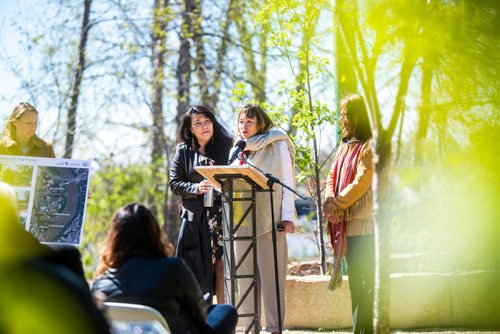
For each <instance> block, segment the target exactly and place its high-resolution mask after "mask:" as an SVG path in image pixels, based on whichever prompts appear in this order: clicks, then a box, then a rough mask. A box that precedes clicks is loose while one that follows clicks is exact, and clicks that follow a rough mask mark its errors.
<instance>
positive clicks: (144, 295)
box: [92, 256, 207, 334]
mask: <svg viewBox="0 0 500 334" xmlns="http://www.w3.org/2000/svg"><path fill="white" fill-rule="evenodd" d="M95 291H101V292H103V293H104V294H105V295H106V296H107V299H106V301H110V302H121V303H134V304H141V305H147V306H150V307H153V308H155V309H156V310H158V311H159V312H160V313H161V314H162V315H163V316H164V317H165V319H166V320H167V322H168V325H169V326H170V329H171V330H172V333H174V334H176V333H179V334H181V333H187V334H189V333H199V332H200V331H202V328H204V327H205V326H206V317H207V305H206V303H205V301H204V300H203V296H202V292H201V289H200V287H199V285H198V283H197V282H196V279H195V277H194V276H193V273H192V272H191V271H190V270H189V268H188V267H187V266H186V264H185V263H184V261H183V260H182V259H179V258H148V257H142V256H136V257H133V258H131V259H129V260H127V261H126V262H125V263H124V264H123V265H122V266H121V267H120V268H118V269H108V270H107V271H105V272H104V273H103V274H102V275H101V276H100V277H98V278H97V279H96V280H95V281H94V283H93V286H92V292H95Z"/></svg>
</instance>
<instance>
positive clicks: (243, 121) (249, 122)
mask: <svg viewBox="0 0 500 334" xmlns="http://www.w3.org/2000/svg"><path fill="white" fill-rule="evenodd" d="M238 130H239V132H240V135H241V137H243V139H248V138H250V137H252V136H255V135H256V134H257V132H258V129H257V119H256V118H255V117H247V116H246V115H245V113H241V114H240V117H239V119H238Z"/></svg>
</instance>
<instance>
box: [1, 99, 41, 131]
mask: <svg viewBox="0 0 500 334" xmlns="http://www.w3.org/2000/svg"><path fill="white" fill-rule="evenodd" d="M27 111H33V112H34V113H36V114H37V115H38V111H37V110H36V108H35V107H33V106H32V105H31V104H29V103H28V102H19V103H18V104H17V105H16V106H15V107H14V110H12V112H11V113H10V116H9V118H8V119H7V122H6V123H5V129H4V135H5V136H6V137H10V138H15V137H16V127H15V126H14V121H15V120H16V119H20V118H21V117H23V115H24V113H25V112H27Z"/></svg>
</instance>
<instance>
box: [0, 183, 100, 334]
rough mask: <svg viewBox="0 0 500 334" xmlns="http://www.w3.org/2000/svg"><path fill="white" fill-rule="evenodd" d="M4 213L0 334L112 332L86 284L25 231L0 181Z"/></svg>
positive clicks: (1, 221) (10, 192)
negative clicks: (51, 257)
mask: <svg viewBox="0 0 500 334" xmlns="http://www.w3.org/2000/svg"><path fill="white" fill-rule="evenodd" d="M0 213H1V214H0V333H11V334H17V333H40V334H41V333H56V334H59V333H61V334H63V333H81V334H87V333H109V326H108V323H107V322H106V319H105V318H104V316H103V314H102V313H101V312H100V310H99V309H97V307H96V306H95V304H94V303H93V301H92V296H91V294H90V292H89V289H88V286H87V285H86V283H85V282H84V280H82V279H81V278H80V277H78V276H77V275H75V274H74V273H73V272H72V271H71V270H68V269H67V268H66V267H64V266H62V265H60V264H58V263H56V262H55V261H53V260H52V259H50V256H51V253H52V251H51V250H50V249H49V248H48V247H46V246H45V245H42V244H40V243H39V242H38V241H37V240H36V239H35V238H34V237H33V236H32V235H31V234H30V233H28V232H26V231H25V230H23V228H22V226H21V224H20V222H19V216H18V213H17V207H16V199H15V194H14V191H13V190H12V188H11V187H10V186H8V185H7V184H5V183H2V182H0Z"/></svg>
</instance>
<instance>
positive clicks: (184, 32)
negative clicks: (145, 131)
mask: <svg viewBox="0 0 500 334" xmlns="http://www.w3.org/2000/svg"><path fill="white" fill-rule="evenodd" d="M194 6H195V4H194V3H193V0H185V1H184V12H183V14H182V27H181V32H180V48H179V58H178V61H177V70H176V78H177V117H176V120H175V121H176V123H177V124H180V120H181V118H182V115H184V113H185V112H186V111H187V108H188V106H189V103H190V102H189V85H190V81H191V53H190V49H191V43H190V41H189V34H190V33H191V32H192V24H191V22H192V13H193V9H194Z"/></svg>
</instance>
